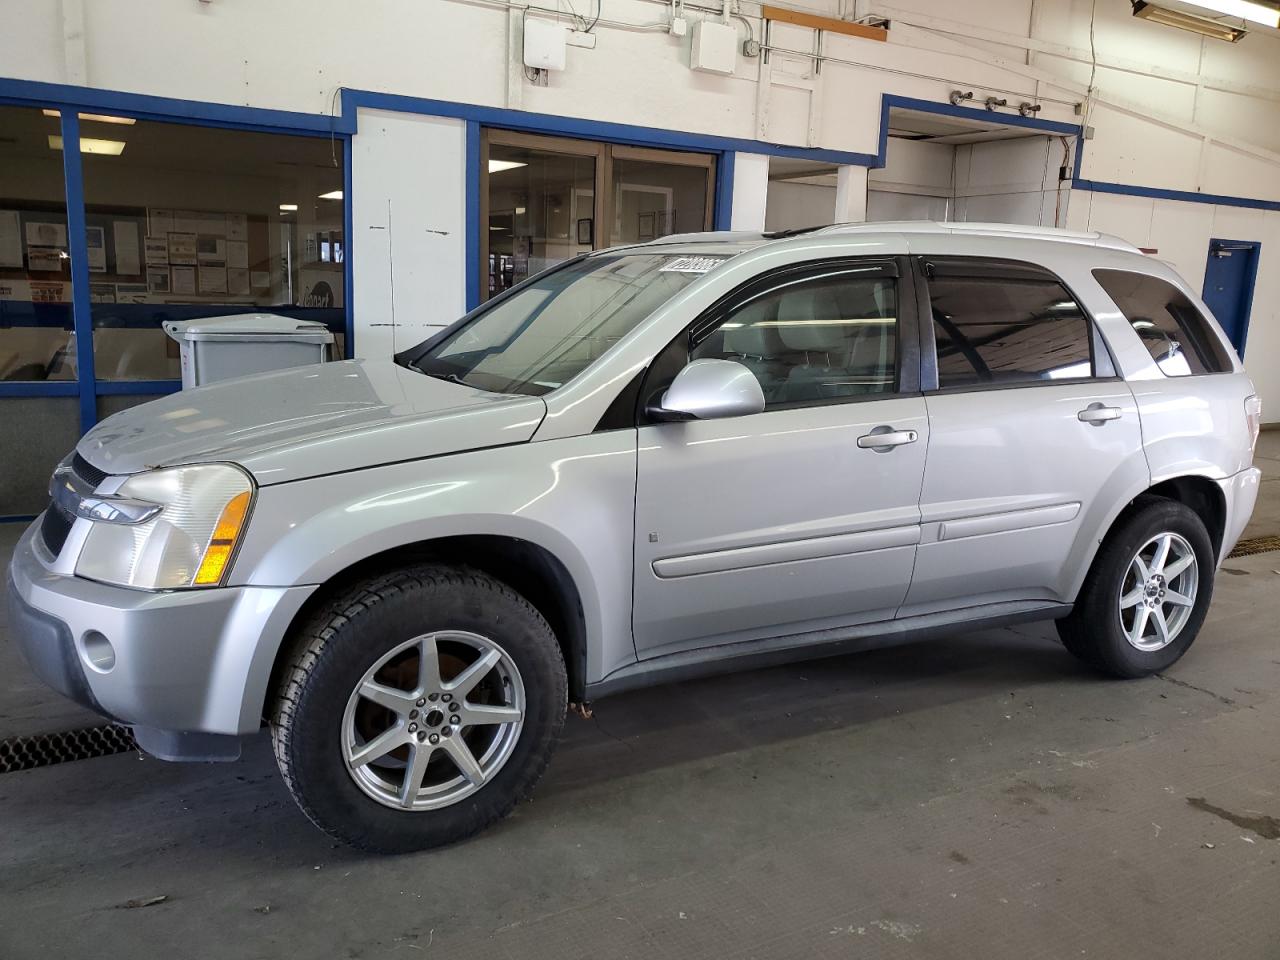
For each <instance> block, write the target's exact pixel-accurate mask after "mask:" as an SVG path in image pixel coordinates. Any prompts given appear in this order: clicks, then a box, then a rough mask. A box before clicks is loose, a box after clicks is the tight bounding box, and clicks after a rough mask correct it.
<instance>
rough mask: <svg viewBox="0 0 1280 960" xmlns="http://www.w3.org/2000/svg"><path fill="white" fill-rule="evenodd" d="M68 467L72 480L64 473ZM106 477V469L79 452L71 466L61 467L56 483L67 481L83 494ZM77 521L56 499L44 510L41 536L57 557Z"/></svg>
mask: <svg viewBox="0 0 1280 960" xmlns="http://www.w3.org/2000/svg"><path fill="white" fill-rule="evenodd" d="M67 469H70V472H71V474H72V477H71V478H70V482H68V479H67V478H66V476H65V473H64V471H66V470H67ZM105 479H107V473H106V471H104V470H99V469H98V468H97V467H95V466H94V465H93V464H92V463H90V462H89V461H88V460H86V459H85V458H84V457H82V456H80V454H78V453H77V454H75V455H73V456H72V458H71V464H70V467H69V468H68V467H65V466H64V467H60V468H59V472H58V473H55V474H54V484H55V485H57V486H58V487H59V488H61V485H62V484H64V483H66V484H68V486H69V487H70V488H71V489H72V490H74V491H82V492H81V493H80V494H79V495H81V496H83V493H87V492H88V491H90V490H93V489H95V488H96V487H97V486H98V484H100V483H102V481H103V480H105ZM75 522H76V518H75V515H74V514H73V513H72V512H70V511H69V510H67V509H66V507H64V506H63V505H62V504H60V503H58V502H57V501H56V500H54V501H51V502H50V503H49V509H47V510H46V511H45V512H44V520H42V521H41V523H40V536H41V539H43V540H44V545H45V546H46V547H47V548H48V550H49V552H50V553H52V554H53V555H54V556H55V557H56V556H57V555H58V554H60V553H61V552H62V548H63V546H64V545H65V544H66V542H67V536H68V535H69V534H70V533H71V525H72V524H73V523H75Z"/></svg>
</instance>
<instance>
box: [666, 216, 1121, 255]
mask: <svg viewBox="0 0 1280 960" xmlns="http://www.w3.org/2000/svg"><path fill="white" fill-rule="evenodd" d="M910 234H947V235H950V236H972V237H984V238H993V239H997V238H1004V239H1008V240H1015V241H1025V240H1049V241H1054V242H1058V243H1073V244H1082V245H1085V246H1091V247H1103V248H1107V249H1111V250H1122V251H1124V252H1126V253H1141V252H1142V251H1141V250H1139V249H1138V248H1137V247H1135V246H1134V245H1133V244H1131V243H1129V242H1128V241H1126V240H1121V239H1120V238H1119V237H1114V236H1111V235H1110V234H1106V233H1098V232H1097V231H1079V230H1061V229H1058V228H1056V227H1038V226H1029V225H1026V224H1019V223H950V222H947V223H941V222H939V221H936V220H898V221H887V222H882V223H836V224H829V225H825V226H815V227H807V228H802V229H799V230H777V231H771V232H770V231H766V232H762V233H755V232H744V231H727V230H721V231H710V232H706V233H680V234H673V235H672V236H668V237H661V238H659V239H657V240H652V241H650V242H649V243H646V244H642V246H644V247H654V246H661V247H667V246H680V247H695V246H698V245H702V244H715V245H719V246H721V247H725V248H734V249H735V250H736V251H739V252H740V251H743V250H746V249H751V248H753V247H757V246H761V245H763V244H766V243H771V242H780V241H783V240H786V239H788V238H790V237H796V236H815V235H819V236H844V235H848V236H856V237H858V238H859V239H872V238H876V237H880V236H884V237H890V236H902V235H910ZM707 252H710V251H709V250H708V251H707Z"/></svg>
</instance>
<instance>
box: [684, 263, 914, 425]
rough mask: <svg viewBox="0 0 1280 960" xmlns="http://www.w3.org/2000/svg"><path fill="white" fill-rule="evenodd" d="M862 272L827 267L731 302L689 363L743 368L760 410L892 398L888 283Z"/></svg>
mask: <svg viewBox="0 0 1280 960" xmlns="http://www.w3.org/2000/svg"><path fill="white" fill-rule="evenodd" d="M868 272H869V271H868V268H859V267H852V268H850V267H833V268H832V269H830V270H829V271H823V272H820V273H817V274H809V275H807V276H805V277H803V278H794V277H793V278H790V279H786V278H780V279H779V280H778V281H777V283H776V284H774V285H771V286H769V287H767V288H765V289H763V290H761V291H759V292H756V293H754V294H748V295H747V297H746V299H745V300H744V301H742V302H739V303H738V304H737V306H736V307H734V308H733V309H732V310H731V311H730V312H729V313H728V315H727V316H726V317H725V319H724V321H723V322H721V323H720V324H719V325H718V326H716V327H715V328H714V329H713V330H712V331H711V332H710V333H709V334H708V335H707V336H706V337H705V338H704V339H701V340H700V341H699V342H697V343H696V344H695V345H694V347H693V349H692V350H691V351H690V355H689V359H690V360H700V359H706V358H715V359H723V360H734V361H736V362H738V363H741V364H743V365H744V366H746V367H747V368H748V369H749V370H751V372H752V373H754V374H755V376H756V379H757V380H759V381H760V386H761V388H762V389H763V391H764V396H765V401H766V404H767V406H768V407H777V406H780V405H786V404H802V403H821V402H824V401H835V400H841V399H847V398H850V397H858V396H863V395H866V394H875V393H888V392H892V391H893V390H894V389H895V388H896V381H897V377H896V372H897V348H898V304H897V293H896V289H895V282H894V280H893V279H892V278H890V277H884V276H867V273H868ZM870 272H876V270H875V268H871V271H870Z"/></svg>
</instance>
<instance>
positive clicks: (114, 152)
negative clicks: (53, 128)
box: [49, 133, 124, 157]
mask: <svg viewBox="0 0 1280 960" xmlns="http://www.w3.org/2000/svg"><path fill="white" fill-rule="evenodd" d="M49 149H50V150H61V149H62V138H61V137H60V136H58V135H57V134H53V133H51V134H49ZM80 152H81V153H99V154H102V155H103V156H106V157H118V156H120V154H122V153H124V141H123V140H95V139H94V138H93V137H81V138H80Z"/></svg>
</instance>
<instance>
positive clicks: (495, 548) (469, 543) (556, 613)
mask: <svg viewBox="0 0 1280 960" xmlns="http://www.w3.org/2000/svg"><path fill="white" fill-rule="evenodd" d="M422 562H438V563H441V564H447V565H451V566H464V567H471V568H473V569H476V570H480V571H481V572H483V573H486V574H488V575H489V576H491V577H493V578H494V579H496V580H501V581H502V582H503V583H505V584H506V585H507V586H509V587H511V588H512V589H513V590H515V591H516V592H517V593H519V594H520V595H521V596H523V597H524V598H525V599H526V600H528V601H529V602H530V603H531V604H533V606H534V607H535V608H536V609H537V610H538V612H539V613H540V614H542V616H543V617H544V618H545V619H546V621H547V623H548V624H549V625H550V626H551V629H552V632H554V633H555V635H556V639H557V640H558V641H559V643H560V650H561V653H562V655H563V656H564V663H565V671H566V673H567V674H568V680H569V697H570V699H571V700H575V701H577V700H581V699H582V696H583V693H584V691H585V689H586V681H587V621H586V614H585V611H584V609H583V603H582V595H581V593H580V591H579V588H578V585H577V583H576V582H575V581H574V579H573V576H572V575H571V574H570V573H569V570H568V568H567V567H566V566H565V564H564V563H563V562H562V561H561V560H560V558H559V557H557V556H556V555H555V554H553V553H552V552H551V551H550V550H548V549H547V548H546V547H544V546H542V545H541V544H537V543H533V542H532V541H529V540H522V539H520V538H518V537H512V536H504V535H497V534H462V535H455V536H441V537H436V538H432V539H428V540H420V541H417V542H413V543H405V544H400V545H398V546H395V547H392V548H390V549H387V550H383V551H381V552H379V553H375V554H372V555H371V556H368V557H364V558H363V559H361V560H358V561H356V562H354V563H352V564H350V565H348V566H347V567H345V568H343V569H342V570H339V571H337V572H336V573H334V574H332V575H331V576H330V577H328V578H327V579H326V580H325V581H324V582H322V583H321V584H320V585H319V586H317V587H316V589H315V590H314V591H313V592H312V594H311V596H310V597H308V598H307V600H306V602H305V603H303V605H302V607H301V608H300V609H299V610H298V612H297V613H296V614H294V617H293V619H292V621H291V622H290V624H289V627H288V629H287V630H286V631H285V632H284V636H283V638H282V640H281V642H280V645H279V647H278V648H277V649H276V651H275V656H274V659H273V661H272V664H271V670H270V673H269V675H268V677H267V679H266V683H265V684H264V686H263V689H262V693H261V696H259V697H255V699H256V700H258V702H259V707H260V709H261V710H262V712H263V715H264V716H265V715H266V713H267V712H268V709H269V699H270V697H271V696H272V692H273V691H274V690H277V689H278V688H279V684H280V682H281V679H282V677H283V674H284V671H285V669H286V668H287V665H288V663H289V661H290V658H291V656H292V654H293V652H294V649H295V647H296V644H297V642H298V635H299V630H300V629H301V628H302V626H303V625H304V624H306V623H307V621H308V620H309V619H311V618H312V617H314V616H315V615H316V613H317V611H319V610H320V609H321V608H322V607H323V606H324V605H325V604H327V603H329V602H331V601H332V599H333V598H334V597H335V596H338V595H340V594H341V593H342V592H344V591H346V590H349V589H351V588H352V587H354V586H355V585H356V584H358V583H360V582H362V581H364V580H367V579H369V578H370V577H374V576H377V575H378V574H379V573H384V572H386V571H388V570H393V569H397V568H401V567H404V566H406V565H408V564H412V563H422Z"/></svg>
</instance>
